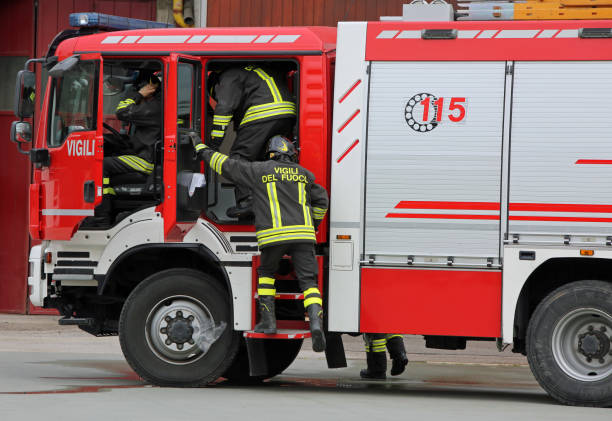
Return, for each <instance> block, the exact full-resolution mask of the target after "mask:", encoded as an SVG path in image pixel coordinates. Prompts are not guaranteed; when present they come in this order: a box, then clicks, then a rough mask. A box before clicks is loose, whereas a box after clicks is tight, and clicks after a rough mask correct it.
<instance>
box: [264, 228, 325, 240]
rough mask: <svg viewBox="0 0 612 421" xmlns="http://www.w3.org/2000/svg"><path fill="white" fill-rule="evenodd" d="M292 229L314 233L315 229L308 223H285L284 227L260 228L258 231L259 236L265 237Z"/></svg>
mask: <svg viewBox="0 0 612 421" xmlns="http://www.w3.org/2000/svg"><path fill="white" fill-rule="evenodd" d="M292 231H307V232H312V233H313V234H314V229H313V228H312V227H309V226H307V225H285V226H284V227H282V228H268V229H265V230H259V231H257V232H256V235H257V237H258V238H259V237H265V236H268V235H271V234H280V233H286V232H292Z"/></svg>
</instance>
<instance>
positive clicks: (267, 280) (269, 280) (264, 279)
mask: <svg viewBox="0 0 612 421" xmlns="http://www.w3.org/2000/svg"><path fill="white" fill-rule="evenodd" d="M257 281H258V282H259V283H265V284H272V285H274V282H276V279H274V278H270V277H267V276H262V277H260V278H259V279H258V280H257Z"/></svg>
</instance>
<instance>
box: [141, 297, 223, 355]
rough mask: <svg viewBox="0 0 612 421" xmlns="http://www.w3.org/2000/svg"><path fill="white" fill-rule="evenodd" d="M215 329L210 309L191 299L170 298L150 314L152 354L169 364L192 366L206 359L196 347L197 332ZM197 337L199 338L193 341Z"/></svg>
mask: <svg viewBox="0 0 612 421" xmlns="http://www.w3.org/2000/svg"><path fill="white" fill-rule="evenodd" d="M212 325H214V319H213V317H212V315H211V314H210V311H209V310H208V308H207V307H206V306H205V305H204V304H203V303H202V302H200V301H199V300H196V299H195V298H193V297H188V296H174V297H168V298H166V299H164V300H162V301H160V302H159V303H157V304H156V305H155V306H154V308H153V309H152V310H151V311H150V313H149V315H148V317H147V323H146V331H145V333H146V338H147V343H148V344H149V347H150V349H151V351H153V352H154V353H155V354H156V355H157V356H158V357H159V358H160V359H162V360H164V361H166V362H168V363H170V364H179V365H180V364H190V363H192V362H194V361H196V360H198V359H200V358H202V356H204V355H205V354H206V352H208V350H202V349H200V347H199V346H198V344H197V343H196V340H197V339H198V338H197V336H198V332H201V331H202V330H203V329H204V328H205V327H206V326H212ZM194 336H196V337H195V338H194Z"/></svg>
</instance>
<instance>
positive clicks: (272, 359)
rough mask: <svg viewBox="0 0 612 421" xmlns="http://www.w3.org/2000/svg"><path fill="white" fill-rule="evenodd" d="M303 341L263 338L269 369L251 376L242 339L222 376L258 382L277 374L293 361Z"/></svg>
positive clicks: (240, 381)
mask: <svg viewBox="0 0 612 421" xmlns="http://www.w3.org/2000/svg"><path fill="white" fill-rule="evenodd" d="M303 342H304V340H303V339H265V342H264V346H265V352H266V361H267V363H268V370H269V371H268V374H267V375H265V376H255V377H253V376H251V375H250V374H249V356H248V355H247V349H246V343H245V340H244V339H243V340H242V341H241V345H240V349H239V350H238V355H236V359H235V360H234V362H233V363H232V365H231V366H230V367H229V369H228V370H227V371H226V372H225V374H223V377H225V378H226V379H228V380H230V381H232V382H236V383H258V382H261V381H263V380H265V379H269V378H270V377H274V376H277V375H279V374H281V373H282V372H283V371H285V370H286V369H287V368H289V366H290V365H291V363H293V361H294V360H295V358H296V357H297V356H298V354H299V353H300V350H301V349H302V343H303Z"/></svg>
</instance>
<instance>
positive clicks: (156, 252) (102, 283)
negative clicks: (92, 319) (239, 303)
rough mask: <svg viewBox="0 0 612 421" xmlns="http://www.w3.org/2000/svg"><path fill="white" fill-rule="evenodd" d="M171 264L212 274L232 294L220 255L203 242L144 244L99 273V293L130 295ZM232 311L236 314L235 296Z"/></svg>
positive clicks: (126, 253) (173, 266) (125, 253)
mask: <svg viewBox="0 0 612 421" xmlns="http://www.w3.org/2000/svg"><path fill="white" fill-rule="evenodd" d="M171 268H191V269H196V270H200V271H202V272H204V273H207V274H209V275H212V276H213V277H214V278H215V279H217V280H218V281H219V285H220V286H221V287H223V288H224V290H226V291H227V293H228V294H229V296H230V297H231V296H232V285H231V282H230V278H229V275H228V273H227V271H226V269H225V267H224V266H223V264H222V263H221V261H220V260H219V258H218V257H217V256H216V255H215V254H214V253H213V252H212V251H211V250H210V249H209V248H207V247H206V246H204V245H203V244H197V243H193V244H191V243H190V244H185V243H171V244H141V245H138V246H135V247H132V248H130V249H128V250H126V251H124V252H123V253H122V254H120V255H119V257H117V258H116V259H115V260H114V261H113V263H112V264H111V266H110V267H109V269H108V271H107V272H106V274H104V275H100V276H99V277H98V291H97V293H98V295H100V296H104V295H114V296H117V295H118V296H120V297H121V296H122V297H123V298H127V296H128V295H129V294H130V293H131V291H132V290H133V289H134V288H135V287H136V286H137V285H138V284H140V283H141V282H142V281H143V280H144V279H145V278H147V277H148V276H150V275H152V274H154V273H157V272H159V271H162V270H165V269H171ZM229 301H230V312H231V314H233V312H234V308H233V300H231V299H230V300H229Z"/></svg>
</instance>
